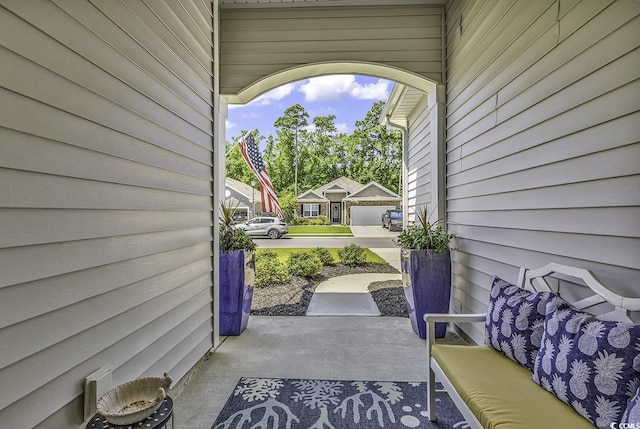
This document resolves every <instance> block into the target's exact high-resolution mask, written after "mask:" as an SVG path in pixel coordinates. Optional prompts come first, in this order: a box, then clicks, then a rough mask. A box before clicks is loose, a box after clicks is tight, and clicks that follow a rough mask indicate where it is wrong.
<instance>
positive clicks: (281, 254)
mask: <svg viewBox="0 0 640 429" xmlns="http://www.w3.org/2000/svg"><path fill="white" fill-rule="evenodd" d="M326 249H327V250H328V251H329V252H331V256H333V260H334V261H336V262H340V257H338V251H339V250H340V249H341V248H326ZM267 250H271V251H272V252H275V253H276V254H277V255H278V259H280V261H282V262H283V263H286V262H287V259H288V258H289V255H291V254H292V253H294V252H310V251H311V250H313V248H311V247H306V248H305V247H292V248H288V249H272V248H271V249H261V248H257V249H256V252H257V253H258V254H259V253H262V252H264V251H267ZM364 255H365V257H366V261H367V262H373V263H376V264H386V263H387V261H385V260H384V259H382V258H381V257H380V256H378V255H376V254H375V253H373V252H372V251H371V250H369V249H364Z"/></svg>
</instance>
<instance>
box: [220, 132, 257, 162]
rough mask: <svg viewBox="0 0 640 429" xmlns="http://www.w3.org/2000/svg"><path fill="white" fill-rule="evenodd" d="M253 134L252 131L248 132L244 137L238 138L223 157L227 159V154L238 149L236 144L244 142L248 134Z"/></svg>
mask: <svg viewBox="0 0 640 429" xmlns="http://www.w3.org/2000/svg"><path fill="white" fill-rule="evenodd" d="M252 132H253V130H251V131H248V132H247V133H246V134H245V135H243V136H242V137H240V138H239V139H238V140H237V141H236V142H235V143H234V144H233V146H231V149H229V150H228V151H227V153H225V154H224V157H225V158H226V157H228V156H229V154H230V153H231V151H233V150H234V149H235V148H236V147H238V143H240V142H241V141H242V140H244V138H245V137H247V136H248V135H249V134H251V133H252Z"/></svg>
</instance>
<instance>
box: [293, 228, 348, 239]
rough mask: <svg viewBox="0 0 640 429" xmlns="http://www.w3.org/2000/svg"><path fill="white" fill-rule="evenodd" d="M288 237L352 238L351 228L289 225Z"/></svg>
mask: <svg viewBox="0 0 640 429" xmlns="http://www.w3.org/2000/svg"><path fill="white" fill-rule="evenodd" d="M289 235H290V236H296V235H301V236H302V235H303V236H314V235H320V236H332V235H335V236H341V237H352V236H353V234H352V233H351V228H349V227H348V226H342V225H340V226H338V225H289Z"/></svg>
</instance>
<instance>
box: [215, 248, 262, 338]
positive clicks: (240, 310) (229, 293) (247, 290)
mask: <svg viewBox="0 0 640 429" xmlns="http://www.w3.org/2000/svg"><path fill="white" fill-rule="evenodd" d="M254 279H255V264H254V252H246V251H244V250H234V251H231V252H221V253H220V335H224V336H227V335H232V336H236V335H240V334H241V333H242V331H244V330H245V329H246V327H247V324H248V323H249V313H250V312H251V299H252V298H253V283H254Z"/></svg>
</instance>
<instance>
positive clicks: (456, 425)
mask: <svg viewBox="0 0 640 429" xmlns="http://www.w3.org/2000/svg"><path fill="white" fill-rule="evenodd" d="M426 401H427V384H426V383H425V382H417V383H408V382H387V381H338V380H301V379H280V378H277V379H276V378H249V377H245V378H241V379H240V381H239V382H238V384H237V386H236V388H235V390H234V392H233V394H232V395H231V397H230V398H229V400H228V401H227V403H226V404H225V406H224V408H223V409H222V411H221V412H220V415H219V416H218V418H217V419H216V422H215V423H214V424H213V428H212V429H242V428H263V429H267V428H273V429H276V428H277V429H280V428H282V429H303V428H304V429H347V428H348V429H353V428H438V429H466V428H468V427H469V426H468V425H467V423H466V422H465V421H464V418H463V417H462V415H461V414H460V412H459V411H458V409H457V408H456V407H455V405H454V404H453V402H452V401H451V400H450V399H449V398H447V397H443V398H439V399H437V401H438V407H437V410H438V414H437V417H438V419H437V421H436V422H430V421H429V419H428V417H427V412H426Z"/></svg>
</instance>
